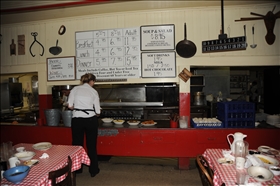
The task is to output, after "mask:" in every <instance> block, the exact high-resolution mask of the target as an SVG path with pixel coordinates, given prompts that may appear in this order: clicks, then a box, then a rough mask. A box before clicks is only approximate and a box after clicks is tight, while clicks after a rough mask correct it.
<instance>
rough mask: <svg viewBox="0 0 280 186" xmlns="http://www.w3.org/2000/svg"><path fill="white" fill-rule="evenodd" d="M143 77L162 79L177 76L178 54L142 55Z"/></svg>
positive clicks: (158, 53)
mask: <svg viewBox="0 0 280 186" xmlns="http://www.w3.org/2000/svg"><path fill="white" fill-rule="evenodd" d="M141 59H142V77H148V78H157V77H158V78H160V77H166V78H170V77H175V76H176V54H175V52H174V51H172V52H149V53H144V52H143V53H142V57H141Z"/></svg>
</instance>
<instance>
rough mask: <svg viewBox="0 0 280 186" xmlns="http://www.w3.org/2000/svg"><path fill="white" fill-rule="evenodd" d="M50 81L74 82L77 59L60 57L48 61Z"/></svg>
mask: <svg viewBox="0 0 280 186" xmlns="http://www.w3.org/2000/svg"><path fill="white" fill-rule="evenodd" d="M47 73H48V74H47V75H48V81H52V80H74V79H75V57H60V58H48V59H47Z"/></svg>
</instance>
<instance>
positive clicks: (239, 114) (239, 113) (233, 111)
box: [217, 101, 255, 128]
mask: <svg viewBox="0 0 280 186" xmlns="http://www.w3.org/2000/svg"><path fill="white" fill-rule="evenodd" d="M217 117H218V119H219V120H221V121H222V122H223V123H224V127H225V128H253V127H255V104H254V103H251V102H246V101H229V102H218V103H217Z"/></svg>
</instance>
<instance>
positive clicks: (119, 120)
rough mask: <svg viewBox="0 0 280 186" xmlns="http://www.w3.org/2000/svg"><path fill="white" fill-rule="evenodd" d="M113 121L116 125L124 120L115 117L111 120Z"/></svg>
mask: <svg viewBox="0 0 280 186" xmlns="http://www.w3.org/2000/svg"><path fill="white" fill-rule="evenodd" d="M113 122H114V123H115V124H117V125H121V124H123V123H124V120H122V119H115V120H113Z"/></svg>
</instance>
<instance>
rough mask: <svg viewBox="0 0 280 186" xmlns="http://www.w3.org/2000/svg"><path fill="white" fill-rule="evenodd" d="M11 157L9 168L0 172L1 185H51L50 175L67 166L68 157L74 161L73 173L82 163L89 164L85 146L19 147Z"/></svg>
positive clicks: (46, 144)
mask: <svg viewBox="0 0 280 186" xmlns="http://www.w3.org/2000/svg"><path fill="white" fill-rule="evenodd" d="M9 156H10V157H9V159H8V161H7V162H6V163H7V166H6V169H4V170H2V171H1V186H6V185H7V186H8V185H9V186H11V185H18V184H20V185H24V186H30V185H32V186H36V185H38V186H50V185H51V180H49V179H48V173H49V172H50V171H54V170H57V169H60V168H62V167H64V166H65V164H66V163H67V158H68V156H70V157H71V159H72V172H73V171H75V170H78V169H80V168H81V164H86V165H90V159H89V157H88V155H87V153H86V151H85V149H84V148H83V147H81V146H71V145H53V144H51V143H50V142H39V143H36V144H28V143H20V144H17V145H15V146H13V153H11V154H10V155H9ZM64 177H65V176H62V177H60V180H63V179H64ZM60 180H59V181H60Z"/></svg>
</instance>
